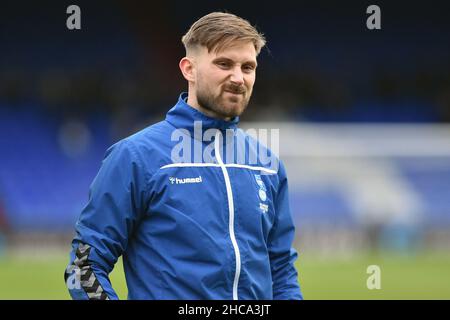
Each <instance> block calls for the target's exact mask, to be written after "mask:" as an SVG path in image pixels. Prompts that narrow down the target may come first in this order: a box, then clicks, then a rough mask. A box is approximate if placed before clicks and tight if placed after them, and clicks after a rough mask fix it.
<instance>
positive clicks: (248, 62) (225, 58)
mask: <svg viewBox="0 0 450 320" xmlns="http://www.w3.org/2000/svg"><path fill="white" fill-rule="evenodd" d="M219 61H226V62H231V63H234V60H233V59H230V58H227V57H220V56H219V57H217V58H215V59H214V60H213V62H219ZM243 64H250V65H252V66H253V67H257V66H258V63H257V62H256V61H254V60H248V61H245V62H244V63H243Z"/></svg>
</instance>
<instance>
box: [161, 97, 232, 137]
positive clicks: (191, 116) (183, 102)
mask: <svg viewBox="0 0 450 320" xmlns="http://www.w3.org/2000/svg"><path fill="white" fill-rule="evenodd" d="M187 97H188V94H187V92H183V93H181V94H180V97H179V98H178V102H177V104H176V105H175V106H174V107H173V108H172V109H170V110H169V112H168V113H167V115H166V120H167V121H168V122H169V123H170V124H172V125H173V126H174V127H176V128H177V129H186V130H188V131H189V132H190V133H191V134H193V133H194V122H196V121H201V124H202V129H203V131H204V130H208V129H219V130H221V131H224V130H227V129H232V130H235V129H237V125H238V123H239V117H234V118H233V119H232V120H231V121H225V120H222V119H217V118H212V117H209V116H207V115H206V114H204V113H202V112H200V111H198V110H197V109H195V108H194V107H191V106H190V105H188V104H187Z"/></svg>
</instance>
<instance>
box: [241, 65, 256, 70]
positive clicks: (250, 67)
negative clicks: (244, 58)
mask: <svg viewBox="0 0 450 320" xmlns="http://www.w3.org/2000/svg"><path fill="white" fill-rule="evenodd" d="M244 70H245V71H253V70H255V67H254V66H251V65H248V66H244Z"/></svg>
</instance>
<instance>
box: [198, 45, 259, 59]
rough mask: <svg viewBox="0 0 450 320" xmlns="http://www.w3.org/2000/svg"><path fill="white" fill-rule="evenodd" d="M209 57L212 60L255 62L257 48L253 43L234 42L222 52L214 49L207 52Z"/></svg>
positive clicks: (222, 49)
mask: <svg viewBox="0 0 450 320" xmlns="http://www.w3.org/2000/svg"><path fill="white" fill-rule="evenodd" d="M205 49H206V48H205ZM207 51H208V50H207V49H206V52H207ZM207 55H208V56H209V57H210V58H212V59H216V58H220V57H223V58H227V59H231V60H250V61H255V62H256V56H257V55H256V50H255V46H254V45H253V43H252V42H245V43H243V42H234V43H233V42H232V43H230V44H229V45H227V46H226V47H224V48H221V50H214V49H213V50H211V51H210V52H207Z"/></svg>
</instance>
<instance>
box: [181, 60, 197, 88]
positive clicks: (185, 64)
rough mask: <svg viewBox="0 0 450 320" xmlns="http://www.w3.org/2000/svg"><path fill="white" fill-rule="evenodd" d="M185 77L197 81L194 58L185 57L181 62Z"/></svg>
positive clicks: (190, 80)
mask: <svg viewBox="0 0 450 320" xmlns="http://www.w3.org/2000/svg"><path fill="white" fill-rule="evenodd" d="M179 66H180V70H181V73H182V74H183V77H184V78H185V79H186V80H187V81H189V82H195V72H194V71H195V66H194V61H193V60H192V58H188V57H184V58H182V59H181V60H180V63H179Z"/></svg>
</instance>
